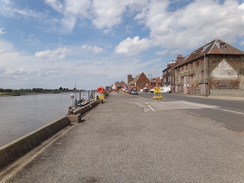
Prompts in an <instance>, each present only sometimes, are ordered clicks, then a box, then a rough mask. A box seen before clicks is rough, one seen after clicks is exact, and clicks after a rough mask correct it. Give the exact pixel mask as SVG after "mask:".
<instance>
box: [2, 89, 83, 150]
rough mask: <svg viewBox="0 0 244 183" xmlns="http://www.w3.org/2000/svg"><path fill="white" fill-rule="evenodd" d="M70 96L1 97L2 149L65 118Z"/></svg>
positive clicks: (68, 94) (70, 101)
mask: <svg viewBox="0 0 244 183" xmlns="http://www.w3.org/2000/svg"><path fill="white" fill-rule="evenodd" d="M70 94H71V93H60V94H39V95H25V96H16V97H15V96H1V97H0V147H1V146H3V145H5V144H7V143H9V142H11V141H13V140H15V139H17V138H19V137H21V136H23V135H25V134H27V133H30V132H32V131H34V130H36V129H38V128H40V127H42V126H44V125H46V124H48V123H50V122H52V121H54V120H56V119H59V118H61V117H64V116H65V114H66V113H67V111H68V106H70V105H71V104H72V99H71V97H70ZM83 96H84V98H86V93H83Z"/></svg>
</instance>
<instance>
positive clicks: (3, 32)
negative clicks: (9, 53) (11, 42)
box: [0, 27, 6, 35]
mask: <svg viewBox="0 0 244 183" xmlns="http://www.w3.org/2000/svg"><path fill="white" fill-rule="evenodd" d="M5 33H6V32H5V31H4V29H3V28H1V27H0V35H3V34H5Z"/></svg>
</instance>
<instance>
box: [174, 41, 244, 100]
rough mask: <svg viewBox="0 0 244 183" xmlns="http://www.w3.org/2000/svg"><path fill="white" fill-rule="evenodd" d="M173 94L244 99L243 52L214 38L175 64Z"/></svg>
mask: <svg viewBox="0 0 244 183" xmlns="http://www.w3.org/2000/svg"><path fill="white" fill-rule="evenodd" d="M174 69H175V83H174V84H175V86H174V87H175V92H176V93H186V94H188V93H189V94H197V95H206V96H207V95H215V94H216V95H229V94H230V95H235V94H237V95H238V96H240V95H243V96H244V52H243V51H241V50H239V49H237V48H235V47H233V46H231V45H230V44H228V43H226V42H224V41H222V40H220V39H216V40H213V41H211V42H209V43H207V44H206V45H204V46H202V47H200V48H198V49H197V50H195V51H193V52H192V53H191V54H190V55H188V56H186V57H184V59H182V60H180V61H178V62H177V63H176V66H175V67H174Z"/></svg>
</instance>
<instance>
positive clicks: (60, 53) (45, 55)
mask: <svg viewBox="0 0 244 183" xmlns="http://www.w3.org/2000/svg"><path fill="white" fill-rule="evenodd" d="M70 54H71V50H70V49H68V48H66V47H64V48H57V49H55V50H50V49H48V50H44V51H39V52H36V53H35V57H37V58H41V59H46V60H52V61H53V60H60V59H64V58H65V57H67V56H68V55H70Z"/></svg>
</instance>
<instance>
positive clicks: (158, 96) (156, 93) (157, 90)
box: [153, 87, 163, 99]
mask: <svg viewBox="0 0 244 183" xmlns="http://www.w3.org/2000/svg"><path fill="white" fill-rule="evenodd" d="M162 98H163V97H162V93H161V89H160V88H159V87H158V88H154V96H153V99H162Z"/></svg>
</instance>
